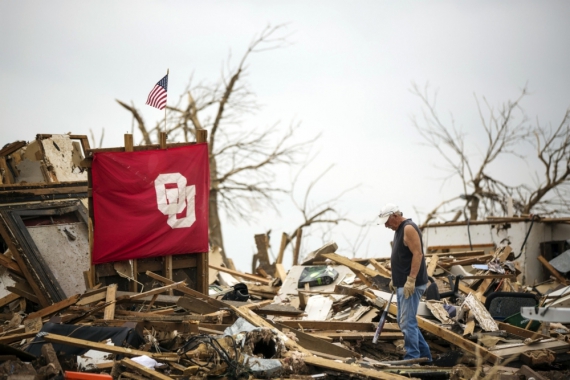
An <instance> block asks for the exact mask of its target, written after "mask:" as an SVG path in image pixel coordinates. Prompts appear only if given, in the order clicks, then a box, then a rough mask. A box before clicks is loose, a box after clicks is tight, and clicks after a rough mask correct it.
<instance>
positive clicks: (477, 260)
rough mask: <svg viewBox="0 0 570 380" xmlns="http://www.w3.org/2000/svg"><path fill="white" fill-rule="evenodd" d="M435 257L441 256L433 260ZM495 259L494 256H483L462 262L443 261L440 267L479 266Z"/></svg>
mask: <svg viewBox="0 0 570 380" xmlns="http://www.w3.org/2000/svg"><path fill="white" fill-rule="evenodd" d="M434 257H439V256H432V259H433V258H434ZM492 258H493V255H483V256H479V257H470V258H468V259H462V260H447V261H445V260H442V259H440V260H441V262H440V263H439V266H441V267H444V268H449V267H452V266H454V265H471V264H477V263H487V262H489V261H490V260H491V259H492Z"/></svg>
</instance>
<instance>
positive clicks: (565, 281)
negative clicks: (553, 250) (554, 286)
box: [537, 255, 568, 285]
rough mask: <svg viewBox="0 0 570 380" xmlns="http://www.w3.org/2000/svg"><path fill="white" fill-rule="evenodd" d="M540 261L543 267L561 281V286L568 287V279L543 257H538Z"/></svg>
mask: <svg viewBox="0 0 570 380" xmlns="http://www.w3.org/2000/svg"><path fill="white" fill-rule="evenodd" d="M537 258H538V261H540V262H541V263H542V265H543V266H544V267H545V268H546V269H547V270H548V271H549V272H550V273H551V274H552V275H553V276H554V277H556V279H557V280H558V281H560V283H561V284H564V285H568V280H567V279H566V278H564V276H562V275H561V274H560V272H558V271H557V270H556V268H554V267H553V266H552V265H550V263H549V262H548V260H546V258H545V257H544V256H542V255H538V257H537Z"/></svg>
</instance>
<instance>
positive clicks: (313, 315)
mask: <svg viewBox="0 0 570 380" xmlns="http://www.w3.org/2000/svg"><path fill="white" fill-rule="evenodd" d="M332 304H333V300H332V298H330V297H326V296H321V295H318V296H312V297H311V298H309V301H308V302H307V307H306V308H305V313H306V314H307V315H306V316H304V317H303V320H308V321H324V320H326V319H327V317H328V315H329V313H330V310H331V307H332Z"/></svg>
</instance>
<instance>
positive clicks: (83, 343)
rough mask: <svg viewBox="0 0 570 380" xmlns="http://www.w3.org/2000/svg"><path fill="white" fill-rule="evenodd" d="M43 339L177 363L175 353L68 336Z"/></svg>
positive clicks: (56, 335)
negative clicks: (151, 350) (163, 352)
mask: <svg viewBox="0 0 570 380" xmlns="http://www.w3.org/2000/svg"><path fill="white" fill-rule="evenodd" d="M43 338H44V340H45V341H47V342H52V343H59V344H64V345H67V346H75V347H83V348H92V349H94V350H99V351H103V352H110V353H113V354H120V355H125V356H129V357H132V356H142V355H146V356H149V357H151V358H153V359H155V360H159V361H160V360H166V361H177V360H178V359H179V357H178V355H177V354H175V353H171V354H159V353H154V352H149V351H141V350H135V349H132V348H125V347H119V346H111V345H108V344H105V343H99V342H92V341H90V340H84V339H77V338H71V337H68V336H63V335H58V334H51V333H49V334H46V335H44V337H43Z"/></svg>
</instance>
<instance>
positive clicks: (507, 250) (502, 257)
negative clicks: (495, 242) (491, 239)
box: [497, 245, 513, 263]
mask: <svg viewBox="0 0 570 380" xmlns="http://www.w3.org/2000/svg"><path fill="white" fill-rule="evenodd" d="M512 251H513V249H512V248H511V246H510V245H507V246H506V247H504V248H502V249H501V250H500V251H499V253H498V255H497V259H498V260H499V262H500V263H504V262H505V261H507V259H508V258H509V255H510V254H511V252H512Z"/></svg>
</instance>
